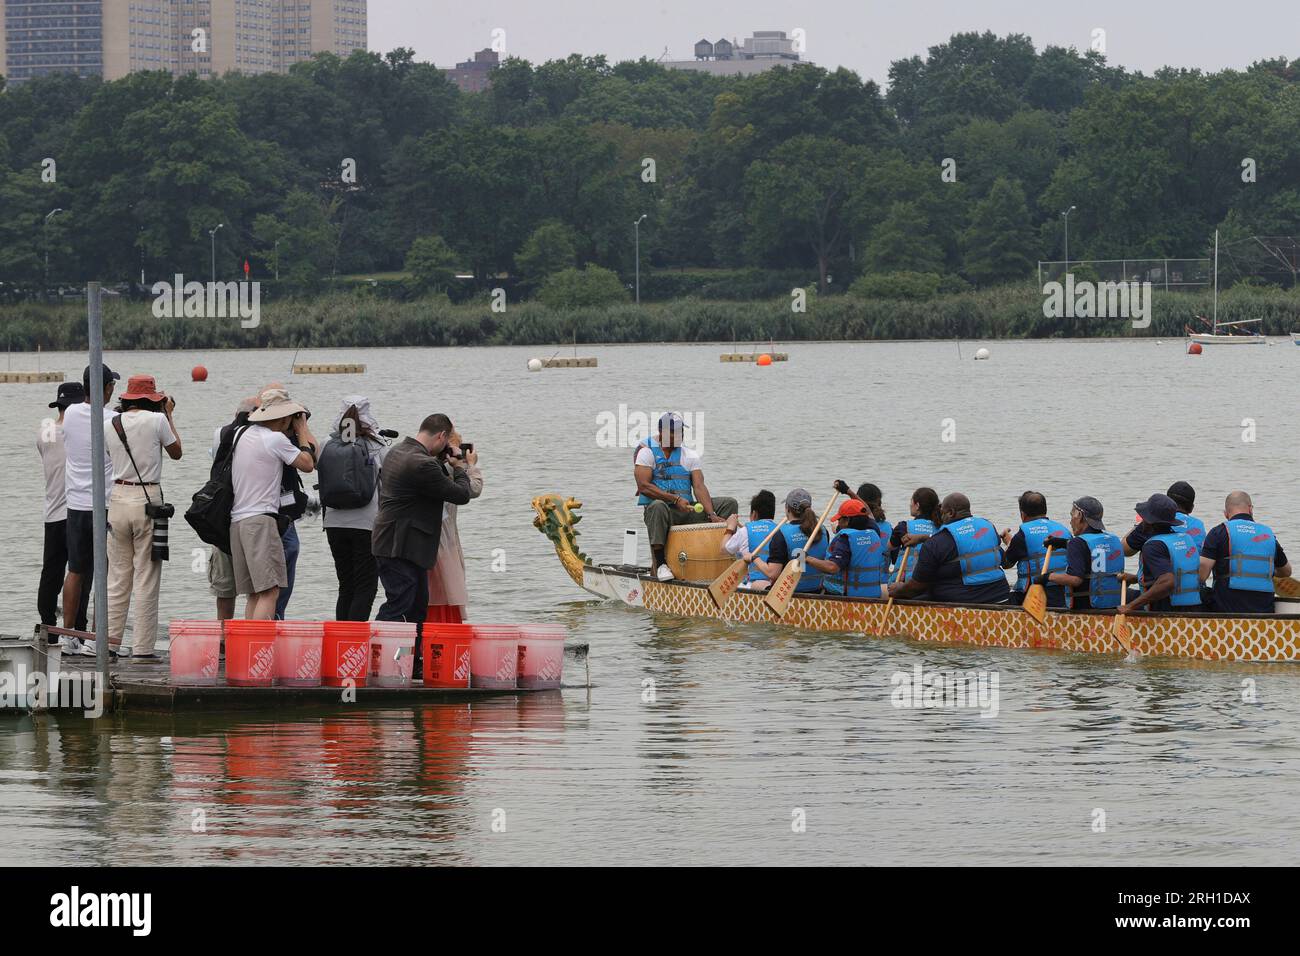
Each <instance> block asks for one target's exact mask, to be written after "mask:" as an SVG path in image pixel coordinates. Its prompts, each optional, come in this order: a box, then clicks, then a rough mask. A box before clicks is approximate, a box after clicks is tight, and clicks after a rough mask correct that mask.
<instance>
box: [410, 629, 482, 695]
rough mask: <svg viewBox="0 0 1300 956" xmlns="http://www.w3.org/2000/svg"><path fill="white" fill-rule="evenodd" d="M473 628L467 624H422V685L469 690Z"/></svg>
mask: <svg viewBox="0 0 1300 956" xmlns="http://www.w3.org/2000/svg"><path fill="white" fill-rule="evenodd" d="M473 633H474V629H473V627H472V626H471V625H469V624H430V623H428V622H425V625H424V637H423V639H422V640H421V644H422V646H423V649H424V686H425V687H468V686H469V671H470V645H471V643H472V641H473Z"/></svg>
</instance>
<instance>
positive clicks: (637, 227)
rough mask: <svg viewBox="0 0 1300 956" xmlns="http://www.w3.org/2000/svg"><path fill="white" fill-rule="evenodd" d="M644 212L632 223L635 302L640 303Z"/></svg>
mask: <svg viewBox="0 0 1300 956" xmlns="http://www.w3.org/2000/svg"><path fill="white" fill-rule="evenodd" d="M645 217H646V214H645V213H641V219H638V220H637V221H636V222H634V223H632V228H633V230H634V231H635V232H636V304H637V305H640V304H641V220H642V219H645Z"/></svg>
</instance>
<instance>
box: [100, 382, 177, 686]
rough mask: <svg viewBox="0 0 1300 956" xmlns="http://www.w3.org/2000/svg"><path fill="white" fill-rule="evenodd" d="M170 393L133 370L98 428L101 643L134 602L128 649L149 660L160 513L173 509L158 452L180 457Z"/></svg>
mask: <svg viewBox="0 0 1300 956" xmlns="http://www.w3.org/2000/svg"><path fill="white" fill-rule="evenodd" d="M175 407H176V401H175V399H172V398H168V397H167V396H166V395H165V394H163V393H162V392H160V391H159V390H158V386H157V384H156V383H155V382H154V379H153V376H152V375H133V376H132V377H131V379H130V380H129V381H128V382H127V385H126V391H125V392H123V393H122V401H121V404H120V405H119V406H118V409H117V412H118V413H117V414H116V415H114V416H113V418H112V419H111V420H110V421H109V422H108V425H109V428H106V429H105V432H106V434H105V436H104V440H105V444H106V445H107V446H108V453H109V456H110V457H111V458H112V461H113V485H112V494H111V495H110V496H109V500H108V524H109V527H110V534H109V538H108V642H109V645H110V646H111V645H113V644H117V643H118V642H120V641H121V639H122V632H123V631H124V630H125V629H126V613H127V610H128V609H129V607H130V606H131V604H132V602H133V601H134V604H135V619H134V620H135V628H134V632H133V637H132V647H131V656H132V657H133V658H136V659H141V658H142V659H145V660H149V659H151V658H153V657H154V656H155V655H154V642H155V641H156V640H157V637H158V589H159V586H160V585H161V583H162V562H163V561H166V560H167V557H168V555H167V519H168V518H170V517H171V516H172V513H173V512H174V508H173V506H172V505H170V504H167V503H166V502H165V501H164V499H163V491H162V484H161V479H162V453H163V451H166V452H167V455H168V457H170V458H171V459H172V460H176V459H178V458H180V457H181V439H180V436H179V434H178V433H177V431H176V425H175V423H174V422H173V420H172V410H173V409H174V408H175Z"/></svg>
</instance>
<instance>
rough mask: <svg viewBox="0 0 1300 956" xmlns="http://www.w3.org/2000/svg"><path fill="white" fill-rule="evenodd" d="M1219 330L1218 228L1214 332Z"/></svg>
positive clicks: (1215, 260) (1215, 237)
mask: <svg viewBox="0 0 1300 956" xmlns="http://www.w3.org/2000/svg"><path fill="white" fill-rule="evenodd" d="M1218 331H1219V230H1217V229H1216V230H1214V332H1215V333H1217V332H1218Z"/></svg>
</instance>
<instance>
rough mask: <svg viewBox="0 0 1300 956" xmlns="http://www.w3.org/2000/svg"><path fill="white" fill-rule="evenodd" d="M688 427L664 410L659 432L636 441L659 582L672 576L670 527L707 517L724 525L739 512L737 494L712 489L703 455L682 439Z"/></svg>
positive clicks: (636, 470) (636, 471) (640, 496)
mask: <svg viewBox="0 0 1300 956" xmlns="http://www.w3.org/2000/svg"><path fill="white" fill-rule="evenodd" d="M685 427H686V425H685V423H684V422H683V420H682V416H681V415H678V414H677V413H676V412H665V413H664V414H663V415H662V416H661V417H660V419H659V428H658V435H657V436H652V437H651V438H649V439H647V440H646V441H645V442H642V443H641V444H639V445H637V447H636V451H635V452H634V454H633V466H632V474H633V476H634V477H635V478H636V490H637V504H638V505H641V506H642V507H643V508H645V513H644V515H643V517H644V519H645V526H646V532H647V534H648V536H649V538H650V553H651V555H652V556H653V557H652V564H653V566H652V567H651V569H650V570H651V573H653V574H654V575H655V576H656V577H657V578H658V579H659V580H660V581H671V580H672V579H673V572H672V571H671V570H670V569H669V567H668V565H667V563H666V562H665V561H664V545H665V544H666V543H667V541H668V531H669V529H670V528H672V527H674V526H675V525H679V524H700V523H702V522H705V521H711V522H715V523H718V524H721V523H722V522H724V521H726V520H727V518H728V517H730V516H731V515H734V514H735V513H736V511H737V504H736V499H735V498H722V497H718V498H714V497H713V496H711V495H710V494H709V489H708V487H707V486H706V485H705V484H704V471H703V470H702V466H701V463H700V456H699V455H698V454H697V453H696V452H695V451H693V450H692V449H690V448H687V447H685V446H684V445H683V444H682V432H683V430H684V429H685Z"/></svg>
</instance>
